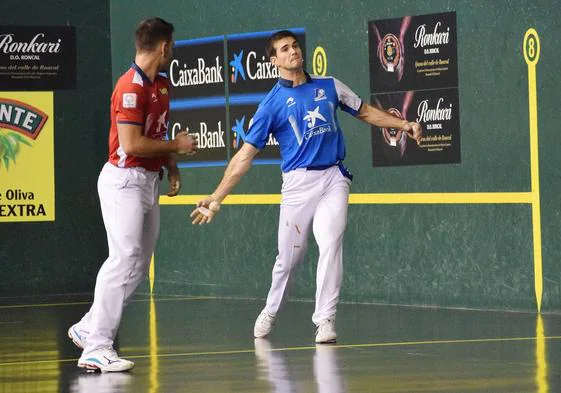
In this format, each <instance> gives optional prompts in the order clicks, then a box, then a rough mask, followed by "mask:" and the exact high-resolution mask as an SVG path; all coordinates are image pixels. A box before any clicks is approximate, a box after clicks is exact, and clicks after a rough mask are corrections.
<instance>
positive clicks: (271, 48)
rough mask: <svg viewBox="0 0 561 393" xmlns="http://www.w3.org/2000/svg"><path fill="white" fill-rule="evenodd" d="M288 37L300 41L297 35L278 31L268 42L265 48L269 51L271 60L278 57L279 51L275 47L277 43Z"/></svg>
mask: <svg viewBox="0 0 561 393" xmlns="http://www.w3.org/2000/svg"><path fill="white" fill-rule="evenodd" d="M286 37H292V38H294V39H295V40H297V41H298V38H297V37H296V34H294V33H293V32H291V31H288V30H280V31H277V32H276V33H274V34H273V35H272V36H271V37H270V38H269V39H268V40H267V45H266V46H265V50H266V51H267V55H268V56H269V58H271V56H276V54H277V50H276V49H275V47H274V45H275V42H277V41H280V40H282V39H283V38H286Z"/></svg>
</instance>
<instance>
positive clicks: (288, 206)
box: [265, 166, 351, 325]
mask: <svg viewBox="0 0 561 393" xmlns="http://www.w3.org/2000/svg"><path fill="white" fill-rule="evenodd" d="M350 184H351V181H350V180H349V179H348V178H346V177H345V176H344V175H343V174H342V173H341V170H340V169H339V168H338V167H337V166H333V167H330V168H328V169H324V170H306V169H296V170H293V171H290V172H287V173H284V174H283V185H282V202H281V207H280V217H279V232H278V248H279V253H278V255H277V259H276V262H275V266H274V267H273V277H272V283H271V289H270V290H269V295H268V296H267V304H266V306H265V309H266V310H267V311H268V312H269V313H271V314H273V315H276V314H277V312H278V311H279V309H280V308H281V305H282V303H283V301H284V299H285V297H286V295H287V292H288V291H287V290H288V287H289V285H290V281H291V279H292V274H293V272H294V268H295V267H296V266H297V265H298V264H299V263H300V262H302V260H303V259H304V256H305V253H306V250H307V239H308V234H309V232H310V230H311V229H312V230H313V233H314V237H315V239H316V242H317V244H318V248H319V260H318V266H317V277H316V304H315V312H314V314H313V316H312V321H313V322H314V323H315V324H316V325H319V323H320V322H321V321H324V320H326V319H331V318H334V317H335V313H336V308H337V303H338V301H339V292H340V290H341V281H342V279H343V233H344V232H345V228H346V226H347V207H348V199H349V191H350Z"/></svg>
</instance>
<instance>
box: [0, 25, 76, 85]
mask: <svg viewBox="0 0 561 393" xmlns="http://www.w3.org/2000/svg"><path fill="white" fill-rule="evenodd" d="M0 86H2V90H3V91H30V90H31V91H42V90H44V91H52V90H59V89H74V88H76V34H75V29H74V27H72V26H44V27H42V26H0Z"/></svg>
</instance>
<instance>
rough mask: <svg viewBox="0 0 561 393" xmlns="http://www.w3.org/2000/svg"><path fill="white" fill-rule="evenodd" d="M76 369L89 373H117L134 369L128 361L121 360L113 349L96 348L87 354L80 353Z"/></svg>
mask: <svg viewBox="0 0 561 393" xmlns="http://www.w3.org/2000/svg"><path fill="white" fill-rule="evenodd" d="M78 367H82V368H86V369H87V370H89V371H97V370H99V371H101V372H119V371H128V370H130V369H131V368H133V367H134V363H133V362H131V361H130V360H126V359H121V358H120V357H119V355H117V352H116V351H115V350H114V349H113V348H98V349H94V350H93V351H90V352H88V353H82V356H81V357H80V359H78Z"/></svg>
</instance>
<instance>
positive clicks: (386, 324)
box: [0, 296, 561, 393]
mask: <svg viewBox="0 0 561 393" xmlns="http://www.w3.org/2000/svg"><path fill="white" fill-rule="evenodd" d="M90 300H91V299H90V298H89V296H76V297H72V298H69V297H67V296H65V297H49V298H42V299H32V298H9V299H8V298H3V299H0V301H1V302H2V306H0V309H1V311H0V340H1V341H0V392H10V393H20V392H26V393H27V392H83V393H85V392H88V393H94V392H95V393H103V392H134V393H143V392H146V393H152V392H154V393H155V392H162V393H165V392H174V393H175V392H196V393H205V392H213V393H221V392H244V393H253V392H259V393H265V392H317V393H342V392H359V393H367V392H380V393H398V392H408V393H414V392H422V393H429V392H430V393H432V392H439V393H440V392H450V393H451V392H455V393H456V392H457V393H467V392H478V393H482V392H493V393H495V392H496V393H499V392H504V393H506V392H509V393H512V392H524V393H527V392H537V393H546V392H551V393H556V392H561V315H557V314H545V315H542V316H538V315H536V314H533V313H515V312H494V311H472V310H455V309H433V308H415V307H404V306H390V305H366V304H340V306H339V311H338V316H337V333H338V335H339V338H338V342H337V344H335V345H317V346H316V345H314V326H313V324H312V322H311V314H312V311H313V303H310V302H297V301H291V302H288V303H287V304H286V306H285V308H284V310H283V311H282V313H281V314H280V316H279V319H278V323H277V325H276V327H275V330H274V331H273V333H272V334H271V336H270V338H269V339H267V340H266V339H258V340H254V339H253V337H252V332H253V323H254V320H255V317H256V316H257V314H258V313H259V311H260V309H261V307H262V306H263V300H253V299H249V300H236V299H222V298H202V297H155V298H151V297H148V296H138V297H137V298H136V299H135V300H134V301H133V302H132V303H131V304H130V305H129V306H128V308H127V309H126V311H125V314H124V317H123V321H122V324H121V329H120V332H119V336H118V339H117V343H116V346H117V348H118V350H119V353H120V354H121V355H122V356H123V357H125V358H128V359H130V360H133V361H134V362H135V363H136V366H135V368H134V369H133V370H132V371H131V372H128V373H86V372H84V371H83V370H81V369H78V368H77V367H76V361H77V359H78V357H79V355H80V352H79V350H78V349H77V348H76V347H75V346H74V345H73V343H72V342H71V341H70V340H69V339H68V338H67V335H66V331H67V329H68V327H69V326H70V325H71V324H72V323H74V322H75V321H77V320H78V319H79V318H80V317H81V316H82V315H83V313H84V312H85V311H87V309H88V306H89V301H90Z"/></svg>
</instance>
